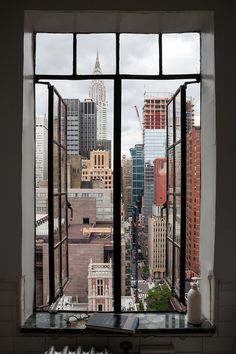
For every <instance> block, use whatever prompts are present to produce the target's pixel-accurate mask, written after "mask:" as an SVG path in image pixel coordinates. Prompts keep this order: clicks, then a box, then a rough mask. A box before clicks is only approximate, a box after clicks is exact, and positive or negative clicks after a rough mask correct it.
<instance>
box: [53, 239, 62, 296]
mask: <svg viewBox="0 0 236 354" xmlns="http://www.w3.org/2000/svg"><path fill="white" fill-rule="evenodd" d="M54 283H55V289H56V290H57V289H59V288H60V286H61V279H60V245H59V246H57V247H56V248H55V249H54Z"/></svg>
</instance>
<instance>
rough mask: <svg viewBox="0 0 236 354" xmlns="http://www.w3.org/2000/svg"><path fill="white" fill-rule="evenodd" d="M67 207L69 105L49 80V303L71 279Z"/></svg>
mask: <svg viewBox="0 0 236 354" xmlns="http://www.w3.org/2000/svg"><path fill="white" fill-rule="evenodd" d="M67 207H68V201H67V107H66V104H65V102H64V101H63V99H62V97H61V96H60V95H59V93H58V92H57V91H56V89H55V87H54V86H52V85H50V84H48V216H49V229H48V230H49V237H48V253H49V274H50V277H49V305H50V304H52V303H53V302H54V301H55V300H56V298H57V297H59V296H61V295H62V294H63V288H64V286H65V285H66V283H67V282H68V215H67ZM52 275H53V276H52Z"/></svg>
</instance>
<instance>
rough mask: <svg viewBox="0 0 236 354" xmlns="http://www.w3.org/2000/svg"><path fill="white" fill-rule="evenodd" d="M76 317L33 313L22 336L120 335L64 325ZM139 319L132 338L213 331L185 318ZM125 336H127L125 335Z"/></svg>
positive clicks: (155, 315) (151, 316) (150, 316)
mask: <svg viewBox="0 0 236 354" xmlns="http://www.w3.org/2000/svg"><path fill="white" fill-rule="evenodd" d="M73 316H74V317H75V318H76V317H78V316H79V314H78V313H73V312H58V313H56V314H50V313H48V312H35V313H33V314H32V315H31V316H30V317H29V318H28V319H27V320H26V322H25V324H24V326H23V327H22V328H21V332H22V333H61V334H63V333H81V335H86V334H91V333H93V334H96V335H103V336H104V335H107V334H109V335H116V336H117V335H119V336H121V335H123V334H121V333H114V332H108V331H95V330H91V329H90V330H88V329H84V327H85V324H86V320H84V319H82V320H81V321H74V322H72V323H71V324H69V325H68V321H67V320H68V318H71V317H73ZM136 316H138V317H139V325H138V328H137V330H136V333H135V334H134V336H142V335H169V336H195V335H196V336H212V335H213V334H214V333H215V327H214V326H212V325H211V324H210V322H209V321H207V320H205V319H204V320H203V322H202V324H201V325H198V326H196V325H190V324H188V323H187V316H186V314H181V313H173V312H167V313H147V312H146V313H136ZM125 335H127V334H125Z"/></svg>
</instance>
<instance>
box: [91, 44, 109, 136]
mask: <svg viewBox="0 0 236 354" xmlns="http://www.w3.org/2000/svg"><path fill="white" fill-rule="evenodd" d="M93 74H94V75H101V74H102V70H101V66H100V62H99V55H98V51H97V57H96V63H95V67H94V71H93ZM89 97H91V98H92V100H93V101H94V102H95V103H96V111H97V139H98V140H104V139H107V101H106V88H105V85H104V82H103V80H100V79H99V80H92V82H91V85H90V88H89Z"/></svg>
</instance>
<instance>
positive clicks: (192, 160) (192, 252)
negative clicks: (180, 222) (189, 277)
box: [186, 127, 201, 275]
mask: <svg viewBox="0 0 236 354" xmlns="http://www.w3.org/2000/svg"><path fill="white" fill-rule="evenodd" d="M200 132H201V130H200V127H192V128H191V129H190V130H189V132H188V133H187V142H186V144H187V154H186V155H187V161H186V171H187V178H186V182H187V186H186V270H190V271H192V272H194V273H195V274H196V275H198V274H199V235H200V197H201V195H200V192H201V185H200V180H201V155H200V151H201V137H200Z"/></svg>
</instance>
